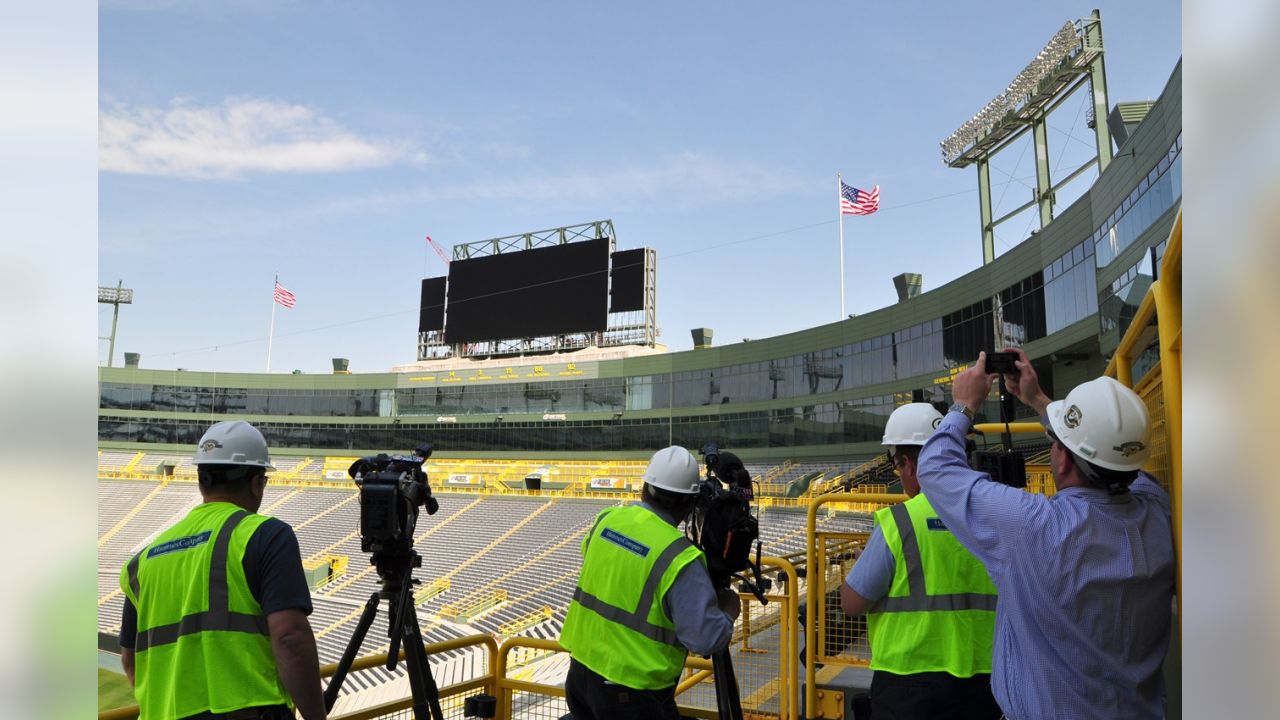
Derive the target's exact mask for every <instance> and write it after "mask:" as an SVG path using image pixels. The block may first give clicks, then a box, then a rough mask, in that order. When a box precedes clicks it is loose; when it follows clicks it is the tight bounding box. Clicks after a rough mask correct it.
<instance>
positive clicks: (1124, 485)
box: [1050, 435, 1138, 495]
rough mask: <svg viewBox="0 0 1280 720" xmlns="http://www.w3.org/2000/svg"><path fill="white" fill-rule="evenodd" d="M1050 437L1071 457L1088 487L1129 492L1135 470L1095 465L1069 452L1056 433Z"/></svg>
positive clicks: (1111, 491)
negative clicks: (1113, 468)
mask: <svg viewBox="0 0 1280 720" xmlns="http://www.w3.org/2000/svg"><path fill="white" fill-rule="evenodd" d="M1050 438H1051V439H1052V440H1053V442H1054V443H1055V444H1057V445H1058V446H1059V447H1061V448H1062V451H1063V452H1065V453H1066V454H1067V455H1068V456H1069V457H1070V458H1071V464H1073V465H1075V466H1076V470H1077V471H1079V472H1080V476H1081V477H1083V478H1084V479H1085V482H1087V483H1089V486H1090V487H1094V488H1097V489H1099V490H1106V491H1107V492H1109V493H1111V494H1112V495H1120V494H1122V493H1126V492H1129V486H1130V485H1132V484H1133V481H1134V480H1137V479H1138V471H1137V470H1112V469H1111V468H1104V467H1102V466H1101V465H1095V464H1093V463H1091V462H1089V461H1088V460H1085V459H1084V458H1082V457H1080V456H1079V455H1077V454H1075V453H1073V452H1071V448H1069V447H1067V446H1066V445H1064V444H1063V443H1062V441H1061V440H1059V439H1058V437H1057V436H1056V435H1050Z"/></svg>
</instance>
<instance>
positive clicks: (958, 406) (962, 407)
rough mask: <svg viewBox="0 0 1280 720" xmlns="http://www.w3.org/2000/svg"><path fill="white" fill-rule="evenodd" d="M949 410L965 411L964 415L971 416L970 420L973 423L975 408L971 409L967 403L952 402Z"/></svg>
mask: <svg viewBox="0 0 1280 720" xmlns="http://www.w3.org/2000/svg"><path fill="white" fill-rule="evenodd" d="M949 412H958V413H964V416H965V417H967V418H969V422H970V423H973V410H972V409H970V408H969V406H968V405H965V404H964V403H962V402H957V403H954V404H952V406H951V408H950V410H949Z"/></svg>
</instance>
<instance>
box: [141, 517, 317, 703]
mask: <svg viewBox="0 0 1280 720" xmlns="http://www.w3.org/2000/svg"><path fill="white" fill-rule="evenodd" d="M267 519H268V518H267V516H265V515H257V514H254V513H249V512H247V511H245V510H243V509H241V508H239V507H237V506H236V505H232V504H231V503H224V502H212V503H205V504H203V505H199V506H197V507H196V508H195V509H193V510H192V511H191V512H190V513H188V514H187V516H186V517H185V518H183V519H182V520H181V521H179V522H178V523H177V524H176V525H174V526H173V527H171V528H169V529H168V530H166V531H165V532H163V533H161V534H160V536H159V537H158V538H156V539H155V541H153V542H152V543H151V544H149V545H148V546H147V547H146V548H144V549H143V550H142V552H139V553H138V554H137V555H135V556H134V557H133V559H132V560H130V561H129V563H128V564H127V565H126V566H125V567H124V568H122V569H121V571H120V588H121V589H122V590H123V591H124V593H125V595H126V596H128V598H129V601H130V602H131V603H133V606H134V608H136V609H137V611H138V635H137V638H136V645H135V646H134V651H135V652H136V656H135V666H134V667H135V672H134V679H135V685H134V695H135V697H137V700H138V706H139V710H140V713H139V718H141V719H142V720H169V719H170V718H183V717H187V716H189V715H195V714H197V713H201V712H214V713H222V712H230V711H232V710H239V709H241V708H247V707H257V706H260V705H281V704H287V705H290V706H292V702H291V700H290V697H289V694H288V692H286V690H285V688H284V685H283V684H281V682H280V679H279V676H278V675H277V674H276V662H275V656H274V655H273V654H272V652H271V638H270V635H269V634H268V631H267V619H266V617H265V616H264V615H263V614H262V606H260V605H259V604H258V601H257V600H254V598H253V593H252V592H250V591H249V583H248V581H247V579H246V578H245V574H244V553H245V548H246V547H247V546H248V544H249V538H250V537H251V536H252V535H253V532H254V530H256V529H257V528H258V526H260V525H261V524H262V523H263V522H264V521H266V520H267Z"/></svg>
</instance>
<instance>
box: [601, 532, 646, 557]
mask: <svg viewBox="0 0 1280 720" xmlns="http://www.w3.org/2000/svg"><path fill="white" fill-rule="evenodd" d="M600 537H602V538H604V539H605V540H608V541H609V542H611V543H613V544H614V545H617V546H618V547H620V548H622V549H623V550H626V551H627V552H629V553H635V554H636V555H639V556H640V557H646V556H648V554H649V546H648V545H644V544H641V543H638V542H636V541H635V540H632V539H631V538H629V537H627V536H626V535H623V534H622V533H620V532H617V531H615V530H613V529H612V528H605V529H604V532H602V533H600Z"/></svg>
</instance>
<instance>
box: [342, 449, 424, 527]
mask: <svg viewBox="0 0 1280 720" xmlns="http://www.w3.org/2000/svg"><path fill="white" fill-rule="evenodd" d="M429 457H431V446H430V445H427V444H425V443H424V444H422V445H419V446H418V447H417V448H415V449H414V451H413V455H387V454H386V453H379V454H377V455H373V456H370V457H363V458H360V459H359V460H356V461H355V462H354V463H352V464H351V467H350V468H349V469H348V470H347V474H348V475H350V476H351V479H353V480H355V482H356V485H358V486H359V487H360V549H361V550H362V551H363V552H374V553H378V552H380V551H383V550H391V549H393V548H395V547H397V546H406V547H407V546H408V545H412V544H413V530H414V527H415V526H416V525H417V522H418V508H420V507H423V506H425V507H426V508H427V514H428V515H434V514H435V513H436V511H437V510H439V509H440V503H438V502H436V499H435V498H433V497H431V486H430V485H429V484H428V480H427V474H426V472H424V471H423V470H422V464H423V463H424V462H426V459H427V458H429Z"/></svg>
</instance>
